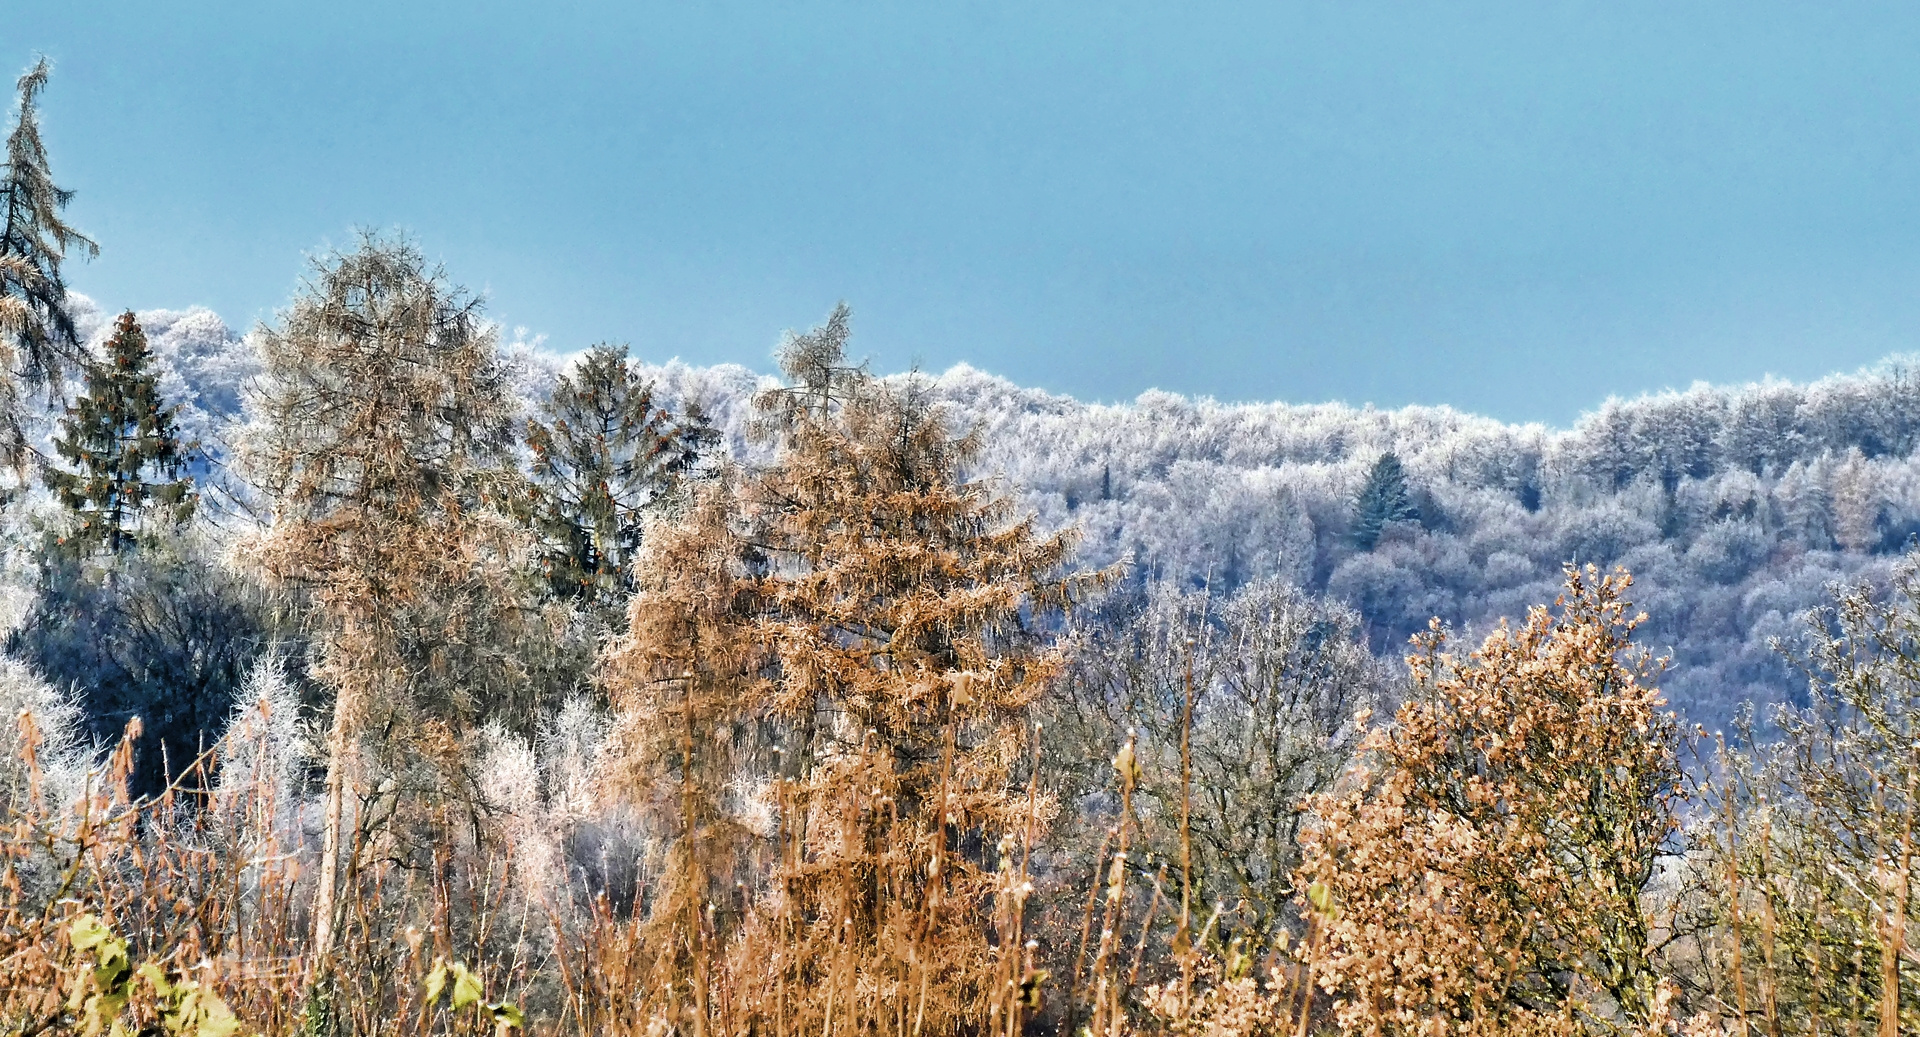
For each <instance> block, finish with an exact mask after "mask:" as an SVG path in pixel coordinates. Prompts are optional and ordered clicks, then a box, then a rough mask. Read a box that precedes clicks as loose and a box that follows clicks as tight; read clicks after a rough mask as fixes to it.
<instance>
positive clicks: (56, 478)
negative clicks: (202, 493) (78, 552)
mask: <svg viewBox="0 0 1920 1037" xmlns="http://www.w3.org/2000/svg"><path fill="white" fill-rule="evenodd" d="M152 361H153V354H152V352H151V351H150V350H149V349H148V348H147V336H146V333H145V332H144V331H142V330H141V328H140V322H139V321H138V320H136V319H134V316H133V313H132V312H131V311H129V312H127V313H123V314H121V315H120V319H119V321H118V323H116V324H115V325H114V331H113V337H112V338H109V339H108V340H107V343H106V350H105V355H104V356H102V357H100V358H99V359H97V360H93V359H90V360H89V361H88V362H87V365H86V390H85V392H83V393H82V394H81V395H80V398H79V399H78V400H76V401H75V402H74V404H73V405H72V406H71V407H68V408H67V416H66V417H65V418H63V419H61V421H60V428H59V431H58V432H57V433H56V434H55V435H54V439H53V446H54V450H55V452H56V453H58V454H59V456H60V458H61V460H62V461H64V462H66V467H57V466H56V467H49V468H48V469H47V471H46V472H45V473H44V479H45V481H46V484H47V487H48V489H51V490H52V491H53V492H54V493H55V494H56V495H57V496H58V497H59V499H60V503H61V504H63V505H65V506H66V507H67V509H68V510H69V511H71V512H73V513H74V515H75V516H77V517H78V519H79V523H80V524H79V527H78V528H77V529H76V530H75V531H74V534H73V540H75V541H77V542H78V544H79V545H81V546H82V547H83V549H96V548H104V549H106V550H107V551H109V552H120V551H124V550H126V549H128V548H130V547H132V546H133V544H134V543H135V540H136V536H137V534H138V532H139V530H140V528H141V525H142V522H143V520H144V518H145V517H146V516H147V515H148V514H149V513H157V514H158V515H159V516H160V517H161V518H162V519H164V520H166V521H167V522H169V523H171V524H178V523H180V522H184V521H185V520H186V519H187V518H189V517H190V516H191V515H192V514H193V507H194V502H195V497H194V493H193V480H192V479H191V478H190V477H188V476H187V475H186V474H185V469H186V464H187V454H186V448H185V447H183V446H182V444H181V443H180V439H179V436H178V434H177V433H176V431H175V429H174V423H173V416H174V411H175V410H176V409H177V408H173V407H168V406H166V405H165V403H164V402H163V401H162V400H161V398H160V388H159V378H158V377H157V376H156V375H154V373H153V371H152Z"/></svg>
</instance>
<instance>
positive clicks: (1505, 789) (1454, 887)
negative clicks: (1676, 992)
mask: <svg viewBox="0 0 1920 1037" xmlns="http://www.w3.org/2000/svg"><path fill="white" fill-rule="evenodd" d="M1566 580H1567V582H1566V591H1565V593H1564V594H1563V595H1562V597H1561V599H1560V601H1559V602H1558V603H1557V606H1558V613H1557V614H1555V613H1554V612H1552V611H1549V610H1548V609H1546V608H1544V607H1536V608H1534V609H1533V610H1532V611H1531V612H1530V613H1529V614H1528V616H1527V619H1526V622H1525V623H1524V624H1522V625H1520V626H1519V628H1518V629H1511V628H1508V627H1506V626H1504V625H1503V626H1502V627H1501V628H1500V629H1497V630H1495V631H1494V632H1493V633H1492V634H1491V635H1490V636H1489V637H1487V639H1486V640H1485V642H1484V643H1483V644H1482V645H1481V646H1480V648H1479V649H1478V650H1477V651H1474V652H1473V653H1471V654H1470V655H1469V656H1468V657H1467V658H1466V659H1464V660H1462V659H1457V658H1455V657H1454V656H1452V655H1450V654H1448V653H1447V652H1446V651H1445V650H1444V649H1445V648H1446V644H1447V638H1446V635H1445V633H1444V632H1443V631H1442V630H1441V629H1440V627H1439V625H1438V623H1437V622H1436V623H1435V624H1434V625H1433V626H1432V627H1431V629H1430V630H1429V632H1428V633H1426V634H1424V635H1422V636H1420V637H1418V638H1416V639H1415V642H1414V643H1415V646H1416V652H1415V653H1414V654H1413V655H1412V656H1411V657H1410V658H1409V660H1408V662H1409V665H1410V666H1411V667H1412V671H1413V678H1414V691H1413V694H1412V695H1411V697H1410V698H1409V700H1408V701H1407V702H1406V704H1405V705H1403V706H1402V707H1401V708H1400V710H1399V711H1398V713H1397V714H1396V715H1395V718H1394V723H1393V724H1392V725H1391V726H1386V727H1381V728H1377V729H1374V730H1372V731H1370V732H1369V733H1368V734H1367V736H1366V738H1365V740H1364V742H1363V743H1362V752H1361V755H1360V759H1359V761H1358V763H1357V764H1356V766H1355V768H1354V769H1353V770H1352V772H1351V773H1350V774H1349V775H1348V776H1347V779H1346V780H1345V782H1344V783H1343V785H1342V786H1341V787H1339V788H1337V789H1336V790H1335V791H1333V792H1331V793H1327V794H1323V795H1320V796H1316V797H1314V798H1313V799H1312V800H1310V801H1309V806H1310V809H1311V811H1312V813H1313V815H1314V818H1313V821H1312V823H1311V824H1310V825H1309V828H1308V831H1307V832H1306V833H1305V836H1304V840H1303V841H1304V843H1305V852H1304V863H1303V864H1302V866H1301V869H1300V872H1299V876H1298V886H1299V887H1300V888H1302V889H1311V890H1312V894H1313V895H1312V896H1311V897H1309V898H1308V899H1309V900H1311V901H1313V902H1314V906H1315V907H1316V908H1317V911H1316V914H1317V916H1318V921H1319V923H1320V924H1321V925H1322V926H1324V933H1325V938H1324V943H1323V945H1322V947H1321V948H1320V950H1319V952H1318V954H1317V955H1316V961H1315V962H1314V968H1315V971H1316V974H1317V977H1318V979H1319V982H1320V985H1321V986H1322V987H1323V989H1325V990H1326V991H1327V992H1329V993H1330V994H1332V995H1333V997H1334V1014H1335V1019H1336V1021H1337V1022H1338V1024H1339V1026H1340V1028H1341V1029H1342V1030H1343V1031H1345V1032H1349V1033H1365V1034H1369V1035H1374V1034H1423V1035H1439V1034H1481V1033H1487V1034H1491V1033H1501V1034H1511V1033H1552V1034H1573V1033H1585V1032H1617V1031H1619V1030H1621V1029H1626V1030H1629V1031H1640V1032H1645V1031H1646V1030H1648V1029H1649V1028H1651V1027H1653V1026H1655V1025H1658V1024H1660V1023H1662V1022H1664V1020H1663V1019H1662V1018H1661V1017H1662V1016H1664V1014H1665V1012H1664V1009H1665V1006H1666V1000H1665V999H1663V997H1662V986H1661V984H1660V982H1659V981H1658V978H1657V976H1656V974H1655V973H1654V971H1653V969H1652V968H1651V967H1650V964H1649V959H1648V949H1649V944H1650V941H1651V936H1650V934H1651V933H1652V931H1653V930H1654V925H1653V923H1652V919H1651V915H1650V911H1649V905H1648V903H1647V898H1646V895H1645V894H1646V891H1647V888H1648V885H1649V883H1650V881H1651V880H1652V879H1653V877H1654V874H1655V869H1656V866H1657V864H1658V862H1659V860H1660V859H1661V857H1662V856H1664V855H1666V854H1668V853H1669V852H1670V850H1671V844H1672V839H1673V835H1674V831H1675V817H1674V813H1675V811H1674V808H1675V805H1676V795H1677V789H1678V786H1679V781H1680V768H1679V763H1678V753H1677V738H1678V736H1677V732H1676V724H1675V722H1674V719H1673V716H1672V714H1670V713H1668V712H1666V711H1664V709H1663V707H1664V705H1665V703H1664V701H1663V700H1662V698H1661V696H1660V693H1659V691H1658V690H1657V689H1656V688H1654V687H1653V686H1652V685H1651V683H1650V679H1651V678H1653V677H1655V676H1657V674H1658V673H1659V670H1660V665H1659V664H1658V663H1655V662H1653V661H1651V660H1650V659H1649V658H1648V655H1647V653H1646V652H1645V651H1644V650H1642V649H1638V648H1636V647H1635V646H1634V645H1633V643H1632V634H1633V630H1634V628H1635V627H1636V626H1637V625H1638V624H1639V623H1640V621H1641V620H1640V618H1634V617H1632V616H1630V614H1629V611H1628V610H1629V606H1628V603H1627V601H1626V600H1625V598H1624V594H1625V592H1626V591H1627V589H1628V587H1629V586H1630V585H1631V582H1632V581H1631V577H1629V576H1628V575H1627V574H1626V573H1625V572H1624V571H1616V572H1615V573H1614V574H1613V575H1608V576H1603V575H1601V574H1600V573H1599V571H1598V570H1597V569H1595V568H1594V567H1591V566H1589V567H1588V568H1587V569H1586V571H1585V572H1582V571H1580V570H1578V569H1576V568H1574V567H1569V568H1568V569H1567V574H1566ZM1668 997H1670V995H1668Z"/></svg>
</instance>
